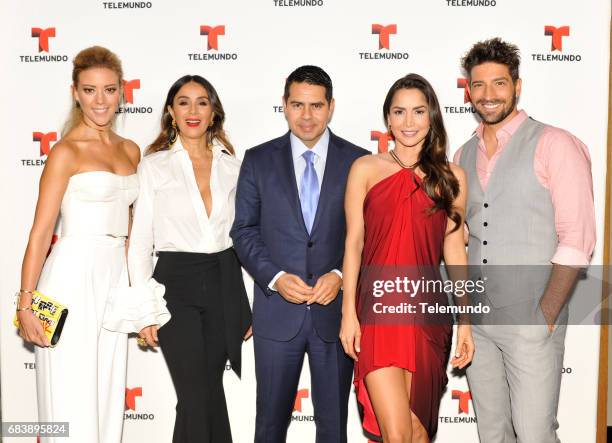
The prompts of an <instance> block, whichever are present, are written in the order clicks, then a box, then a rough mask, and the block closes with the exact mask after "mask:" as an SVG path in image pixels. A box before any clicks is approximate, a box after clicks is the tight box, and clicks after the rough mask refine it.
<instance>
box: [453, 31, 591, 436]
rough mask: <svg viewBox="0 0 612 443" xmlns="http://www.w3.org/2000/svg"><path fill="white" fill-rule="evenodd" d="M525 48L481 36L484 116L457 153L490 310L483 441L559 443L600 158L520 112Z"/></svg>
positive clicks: (475, 74)
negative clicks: (571, 320) (570, 325)
mask: <svg viewBox="0 0 612 443" xmlns="http://www.w3.org/2000/svg"><path fill="white" fill-rule="evenodd" d="M519 64H520V56H519V51H518V48H517V47H516V46H514V45H511V44H508V43H506V42H503V41H502V40H500V39H499V38H494V39H491V40H487V41H483V42H479V43H477V44H476V45H474V46H473V47H472V48H471V49H470V50H469V52H468V53H467V54H466V55H465V56H464V58H463V60H462V65H463V69H464V70H465V73H466V75H467V78H468V88H469V89H468V91H469V94H470V97H471V100H472V104H473V106H474V108H475V110H476V113H477V114H478V115H479V116H480V118H481V123H480V125H479V126H478V128H477V129H476V132H475V134H474V136H473V137H472V138H471V139H470V140H468V142H467V143H465V144H464V145H463V146H462V147H461V149H460V150H459V151H458V152H457V154H456V155H455V163H458V164H459V165H461V167H463V168H464V169H465V171H466V174H467V177H468V189H469V191H468V202H467V214H466V223H467V226H468V230H469V241H468V263H469V264H470V265H471V268H472V269H474V268H476V269H477V270H478V272H479V273H480V278H483V279H485V280H486V285H485V287H486V295H485V297H484V298H483V299H484V300H485V301H486V303H488V304H489V305H490V307H491V309H492V311H491V314H490V315H488V316H486V317H484V318H482V319H481V320H482V321H481V322H480V323H479V324H475V325H474V326H473V334H474V342H475V345H476V353H475V354H474V360H473V362H472V364H471V366H470V367H469V368H468V370H467V376H468V382H469V386H470V390H471V393H472V399H473V402H474V410H475V413H476V417H477V419H478V434H479V436H480V441H481V443H514V442H517V441H518V442H521V443H553V442H558V441H559V439H558V437H557V428H558V426H559V425H558V422H557V419H556V415H557V404H558V399H559V389H560V384H561V370H562V366H563V351H564V340H565V332H566V322H567V304H566V302H567V300H568V298H569V296H570V294H571V292H572V289H573V286H574V284H575V282H576V278H577V275H578V272H579V269H580V268H581V267H586V266H587V265H588V263H589V261H590V257H591V253H592V251H593V247H594V244H595V216H594V206H593V191H592V179H591V166H590V157H589V154H588V151H587V148H586V146H584V144H583V143H582V142H580V140H578V139H577V138H576V137H574V136H573V135H571V134H570V133H568V132H567V131H564V130H562V129H559V128H555V127H552V126H549V125H545V124H543V123H540V122H538V121H536V120H533V119H531V118H530V117H528V116H527V114H526V113H525V111H519V110H518V109H517V101H518V98H519V95H520V93H521V79H520V78H519Z"/></svg>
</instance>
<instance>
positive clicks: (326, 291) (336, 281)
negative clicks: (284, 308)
mask: <svg viewBox="0 0 612 443" xmlns="http://www.w3.org/2000/svg"><path fill="white" fill-rule="evenodd" d="M341 287H342V279H341V278H340V276H339V275H338V274H336V273H335V272H328V273H327V274H325V275H322V276H321V277H319V279H318V280H317V283H316V284H315V287H314V289H313V291H314V295H313V296H312V298H311V299H310V300H308V304H309V305H311V304H313V303H318V304H320V305H323V306H327V305H328V304H330V303H331V302H333V301H334V300H335V299H336V297H337V296H338V292H339V291H340V288H341Z"/></svg>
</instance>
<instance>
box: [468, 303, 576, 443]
mask: <svg viewBox="0 0 612 443" xmlns="http://www.w3.org/2000/svg"><path fill="white" fill-rule="evenodd" d="M534 303H537V302H534ZM532 306H536V305H535V304H534V305H532ZM535 309H536V310H537V309H538V308H537V306H536V308H535ZM538 315H539V318H540V320H538V321H536V322H533V323H532V324H527V325H524V324H523V325H519V324H495V323H496V322H494V321H493V322H487V323H486V324H481V325H474V326H473V327H472V333H473V336H474V344H475V346H476V352H475V354H474V360H473V362H472V364H471V365H470V366H469V367H468V369H467V377H468V383H469V386H470V391H471V393H472V401H473V404H474V411H475V413H476V419H477V420H478V435H479V437H480V442H481V443H516V442H518V443H557V442H559V438H558V437H557V428H558V427H559V423H558V422H557V406H558V403H559V390H560V386H561V371H562V368H563V354H564V349H565V346H564V342H565V333H566V329H567V326H566V325H565V324H564V323H565V321H564V319H565V318H566V317H567V310H564V311H562V314H561V315H560V318H561V320H560V323H561V324H560V325H557V326H555V329H554V330H553V332H552V333H549V330H548V326H547V325H546V324H545V322H543V321H542V320H543V317H542V316H541V312H540V313H538Z"/></svg>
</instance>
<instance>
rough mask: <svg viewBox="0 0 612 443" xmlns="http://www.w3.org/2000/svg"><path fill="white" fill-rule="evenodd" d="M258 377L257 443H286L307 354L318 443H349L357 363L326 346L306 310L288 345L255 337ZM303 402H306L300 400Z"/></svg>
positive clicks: (334, 347)
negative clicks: (351, 390) (352, 389)
mask: <svg viewBox="0 0 612 443" xmlns="http://www.w3.org/2000/svg"><path fill="white" fill-rule="evenodd" d="M254 346H255V374H256V376H257V418H256V421H255V442H256V443H284V442H285V441H286V439H287V429H288V427H289V423H290V421H291V415H292V412H293V410H294V406H295V404H296V393H297V389H298V383H299V379H300V373H301V372H302V364H303V362H304V354H308V363H309V366H310V376H311V386H310V387H311V392H310V393H311V396H312V403H313V406H314V420H315V424H316V428H317V430H316V443H346V441H347V440H346V421H347V415H348V398H349V393H350V387H351V379H352V374H353V361H352V360H351V359H350V358H349V357H348V356H347V355H346V354H345V353H344V350H343V349H342V346H341V345H340V343H339V342H338V341H335V342H331V343H330V342H325V341H323V340H322V339H321V338H320V337H319V336H318V334H317V332H316V331H315V329H314V326H313V324H312V317H311V311H310V310H309V309H308V310H306V315H305V319H304V323H303V324H302V328H301V329H300V331H299V332H298V334H297V336H295V337H294V338H293V339H291V340H289V341H276V340H270V339H266V338H263V337H260V336H257V335H255V336H254ZM302 401H305V400H302Z"/></svg>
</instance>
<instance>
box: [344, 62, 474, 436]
mask: <svg viewBox="0 0 612 443" xmlns="http://www.w3.org/2000/svg"><path fill="white" fill-rule="evenodd" d="M383 115H384V118H385V121H386V123H387V126H388V128H389V132H390V133H391V134H392V135H393V137H394V138H395V149H394V150H393V151H390V152H388V153H381V154H378V155H372V156H366V157H362V158H360V159H358V160H357V161H355V163H354V164H353V167H352V169H351V172H350V174H349V178H348V184H347V191H346V200H345V210H346V217H347V237H346V249H345V254H344V266H343V271H344V300H343V305H342V326H341V331H340V339H341V341H342V345H343V347H344V350H345V352H346V353H347V354H348V355H350V356H351V357H352V358H353V359H355V380H354V384H355V388H356V392H357V399H358V401H359V404H360V407H361V409H362V413H363V428H364V431H365V434H366V435H367V436H368V437H369V438H370V439H371V440H374V441H383V442H385V443H396V442H397V443H417V442H418V443H422V442H428V441H430V439H431V438H433V436H434V435H435V433H436V430H437V421H438V409H439V405H440V398H441V396H442V393H443V391H444V388H445V386H446V383H447V381H448V379H447V376H446V367H447V364H448V357H449V353H450V348H451V336H452V317H450V315H448V314H443V315H439V314H438V315H434V314H429V313H428V312H427V311H426V309H425V308H424V307H423V306H424V305H423V303H427V304H428V305H430V306H434V305H446V304H447V303H448V302H447V297H446V294H445V293H444V292H442V291H438V292H435V291H433V292H432V293H425V292H424V291H418V292H416V293H413V294H412V295H409V296H407V295H406V294H403V296H402V291H405V290H406V286H402V285H399V284H397V281H396V280H397V278H400V279H403V278H405V277H408V278H410V279H411V280H412V281H418V280H421V281H423V282H424V281H425V280H432V279H433V280H436V279H439V265H440V262H441V259H442V258H443V259H444V261H445V263H446V265H460V266H465V265H467V256H466V251H465V243H464V239H463V217H464V211H465V202H466V178H465V173H464V172H463V170H462V169H461V168H460V167H458V166H456V165H454V164H452V163H449V162H448V160H447V157H446V132H445V130H444V124H443V121H442V114H441V112H440V107H439V104H438V100H437V98H436V95H435V92H434V90H433V88H432V87H431V85H430V84H429V83H428V82H427V80H425V79H424V78H423V77H421V76H419V75H416V74H409V75H407V76H405V77H403V78H401V79H399V80H397V81H396V82H395V83H394V84H393V86H392V87H391V89H390V90H389V92H388V94H387V97H386V99H385V103H384V105H383ZM381 282H382V283H381ZM385 285H386V286H385ZM400 301H401V302H405V303H400ZM408 304H410V305H412V308H406V307H405V306H406V305H408ZM402 307H404V311H402V309H401V308H402ZM407 309H412V310H411V311H407ZM421 309H423V310H424V311H425V312H422V311H421ZM398 313H399V314H398ZM473 353H474V342H473V340H472V333H471V328H470V326H469V324H467V323H461V322H460V324H459V326H458V327H457V347H456V352H455V354H454V356H453V358H452V360H451V364H452V365H453V366H454V367H458V368H463V367H465V366H466V365H467V364H469V363H470V361H471V360H472V356H473Z"/></svg>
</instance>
